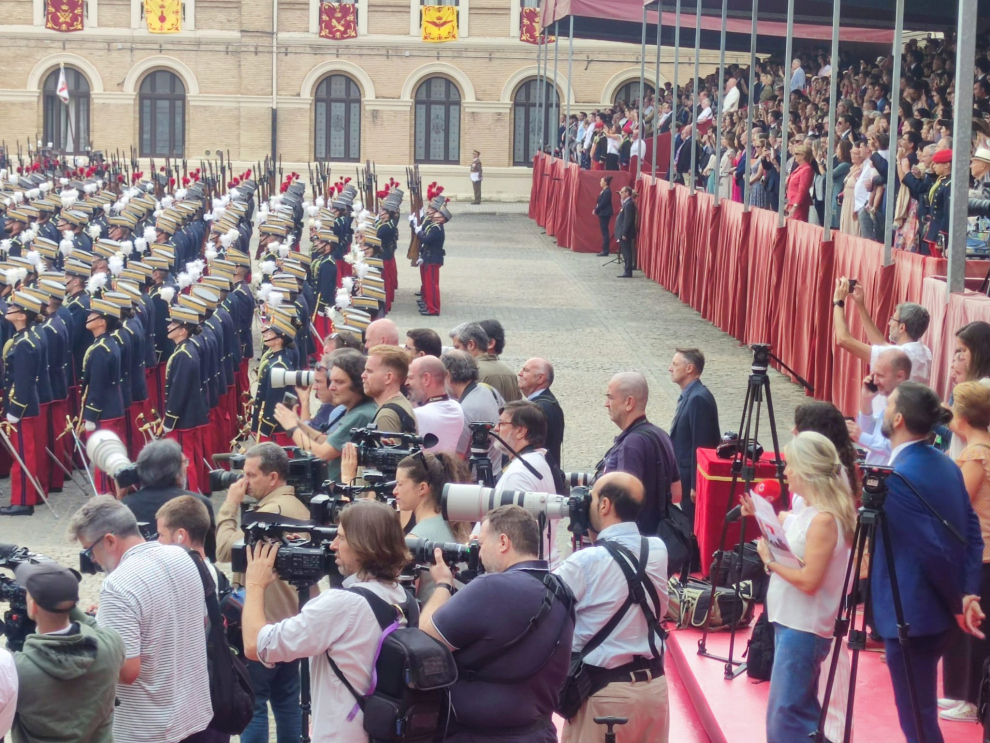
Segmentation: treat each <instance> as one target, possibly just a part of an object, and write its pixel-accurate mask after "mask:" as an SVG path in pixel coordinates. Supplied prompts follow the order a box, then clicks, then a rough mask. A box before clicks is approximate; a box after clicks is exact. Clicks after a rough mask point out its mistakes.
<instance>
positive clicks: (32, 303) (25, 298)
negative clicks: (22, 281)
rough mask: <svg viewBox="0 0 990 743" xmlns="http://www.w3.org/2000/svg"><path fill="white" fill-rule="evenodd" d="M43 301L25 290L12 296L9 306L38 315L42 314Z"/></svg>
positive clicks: (8, 302)
mask: <svg viewBox="0 0 990 743" xmlns="http://www.w3.org/2000/svg"><path fill="white" fill-rule="evenodd" d="M41 301H42V300H41V299H39V298H38V296H37V295H36V294H33V293H32V292H29V291H25V290H24V289H18V290H17V291H15V292H14V293H13V294H11V295H10V299H8V300H7V304H8V305H9V306H11V307H20V308H21V309H22V310H27V311H28V312H34V313H36V314H37V313H40V312H41Z"/></svg>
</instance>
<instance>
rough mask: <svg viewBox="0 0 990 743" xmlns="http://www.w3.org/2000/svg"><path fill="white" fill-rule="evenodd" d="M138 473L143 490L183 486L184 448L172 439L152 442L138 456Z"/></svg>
mask: <svg viewBox="0 0 990 743" xmlns="http://www.w3.org/2000/svg"><path fill="white" fill-rule="evenodd" d="M137 472H138V477H140V478H141V487H143V488H174V487H176V485H181V483H180V482H179V477H180V475H181V474H182V447H181V446H179V444H178V442H176V441H172V440H171V439H160V440H158V441H152V442H151V443H150V444H148V445H147V446H145V447H144V448H143V449H142V450H141V453H140V454H138V458H137Z"/></svg>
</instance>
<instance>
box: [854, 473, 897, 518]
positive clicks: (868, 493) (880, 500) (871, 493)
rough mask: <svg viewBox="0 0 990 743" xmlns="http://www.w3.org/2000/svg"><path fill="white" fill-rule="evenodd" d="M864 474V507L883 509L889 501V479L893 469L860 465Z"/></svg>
mask: <svg viewBox="0 0 990 743" xmlns="http://www.w3.org/2000/svg"><path fill="white" fill-rule="evenodd" d="M860 469H861V471H862V473H863V507H864V508H870V509H874V510H880V509H882V508H883V504H884V501H886V500H887V478H888V477H890V475H891V473H893V471H894V468H893V467H877V466H873V465H865V464H864V465H860Z"/></svg>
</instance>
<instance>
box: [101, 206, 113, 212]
mask: <svg viewBox="0 0 990 743" xmlns="http://www.w3.org/2000/svg"><path fill="white" fill-rule="evenodd" d="M112 207H113V204H104V205H103V211H104V212H106V213H107V214H109V213H110V209H111V208H112Z"/></svg>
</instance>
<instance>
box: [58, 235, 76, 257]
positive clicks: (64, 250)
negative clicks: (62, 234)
mask: <svg viewBox="0 0 990 743" xmlns="http://www.w3.org/2000/svg"><path fill="white" fill-rule="evenodd" d="M72 249H73V243H72V240H70V239H68V238H62V240H60V241H59V243H58V252H59V253H61V254H62V255H63V256H64V257H65V258H68V257H69V256H70V255H72Z"/></svg>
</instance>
